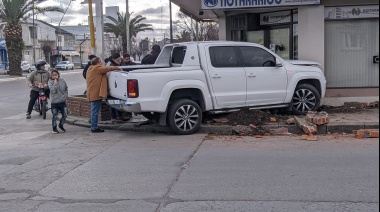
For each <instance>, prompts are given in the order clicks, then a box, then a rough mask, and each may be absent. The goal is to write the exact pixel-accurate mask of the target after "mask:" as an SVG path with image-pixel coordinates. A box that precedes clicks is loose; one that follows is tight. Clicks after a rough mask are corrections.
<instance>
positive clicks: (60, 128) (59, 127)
mask: <svg viewBox="0 0 380 212" xmlns="http://www.w3.org/2000/svg"><path fill="white" fill-rule="evenodd" d="M58 129H59V130H61V132H63V133H65V132H66V130H65V128H63V126H58Z"/></svg>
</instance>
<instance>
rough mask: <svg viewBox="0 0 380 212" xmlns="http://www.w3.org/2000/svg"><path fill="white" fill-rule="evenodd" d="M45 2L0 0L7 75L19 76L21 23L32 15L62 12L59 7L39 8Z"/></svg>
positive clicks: (21, 45) (40, 0) (41, 0)
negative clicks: (7, 60) (6, 53)
mask: <svg viewBox="0 0 380 212" xmlns="http://www.w3.org/2000/svg"><path fill="white" fill-rule="evenodd" d="M45 1H47V0H0V20H1V21H2V22H5V28H4V33H5V41H6V45H7V49H8V58H9V74H10V75H21V74H22V70H21V60H22V49H23V48H24V41H23V39H22V27H21V22H22V21H25V20H27V19H28V18H30V17H32V16H33V9H34V14H40V13H44V12H62V13H63V12H64V11H63V9H62V8H60V7H40V6H38V5H39V4H41V3H43V2H45Z"/></svg>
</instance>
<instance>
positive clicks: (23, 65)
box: [21, 61, 32, 73]
mask: <svg viewBox="0 0 380 212" xmlns="http://www.w3.org/2000/svg"><path fill="white" fill-rule="evenodd" d="M21 69H22V72H28V73H30V72H32V68H31V67H30V64H29V62H28V61H21Z"/></svg>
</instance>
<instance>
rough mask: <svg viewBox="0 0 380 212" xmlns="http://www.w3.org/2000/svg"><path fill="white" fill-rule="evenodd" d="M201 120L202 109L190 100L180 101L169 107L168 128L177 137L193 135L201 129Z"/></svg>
mask: <svg viewBox="0 0 380 212" xmlns="http://www.w3.org/2000/svg"><path fill="white" fill-rule="evenodd" d="M202 118H203V114H202V109H201V108H200V107H199V105H198V104H197V103H195V102H194V101H192V100H189V99H181V100H178V101H176V102H174V103H173V104H172V105H170V107H169V113H168V123H169V127H170V129H171V130H172V132H173V133H175V134H177V135H190V134H193V133H195V132H196V131H197V130H199V128H200V127H201V124H202Z"/></svg>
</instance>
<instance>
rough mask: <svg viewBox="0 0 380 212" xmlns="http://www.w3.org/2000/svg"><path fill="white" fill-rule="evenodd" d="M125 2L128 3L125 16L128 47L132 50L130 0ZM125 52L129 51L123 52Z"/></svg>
mask: <svg viewBox="0 0 380 212" xmlns="http://www.w3.org/2000/svg"><path fill="white" fill-rule="evenodd" d="M125 4H126V11H125V17H126V20H125V22H126V23H125V25H126V26H125V27H126V29H125V30H126V36H127V38H126V39H127V45H128V46H127V49H129V51H131V50H130V49H131V37H130V31H129V21H130V14H129V0H125ZM123 53H124V54H126V53H128V52H123Z"/></svg>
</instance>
